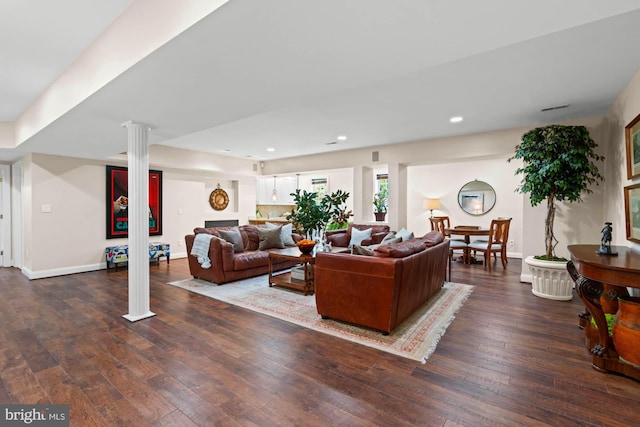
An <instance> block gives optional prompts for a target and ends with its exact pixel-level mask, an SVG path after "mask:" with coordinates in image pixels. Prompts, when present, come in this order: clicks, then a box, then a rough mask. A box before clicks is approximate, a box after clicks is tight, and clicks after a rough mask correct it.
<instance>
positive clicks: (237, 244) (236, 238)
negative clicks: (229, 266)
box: [218, 228, 244, 253]
mask: <svg viewBox="0 0 640 427" xmlns="http://www.w3.org/2000/svg"><path fill="white" fill-rule="evenodd" d="M218 234H219V235H220V238H222V239H223V240H226V241H227V242H229V243H231V244H232V245H233V251H234V252H235V253H240V252H242V251H244V242H243V241H242V234H240V230H239V229H237V228H233V229H231V230H218Z"/></svg>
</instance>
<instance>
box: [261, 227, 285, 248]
mask: <svg viewBox="0 0 640 427" xmlns="http://www.w3.org/2000/svg"><path fill="white" fill-rule="evenodd" d="M280 232H282V227H276V228H270V229H269V228H258V237H259V239H260V244H259V246H258V249H260V250H264V249H271V248H277V249H284V244H282V239H281V238H280Z"/></svg>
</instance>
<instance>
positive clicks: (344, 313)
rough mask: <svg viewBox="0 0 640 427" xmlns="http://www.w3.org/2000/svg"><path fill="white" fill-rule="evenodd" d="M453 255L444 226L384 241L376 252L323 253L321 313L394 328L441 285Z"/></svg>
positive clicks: (318, 289)
mask: <svg viewBox="0 0 640 427" xmlns="http://www.w3.org/2000/svg"><path fill="white" fill-rule="evenodd" d="M448 257H449V240H448V239H444V237H443V236H442V234H440V233H439V232H430V233H427V234H426V235H425V236H423V237H420V238H416V239H412V240H408V241H406V242H400V243H393V244H390V245H385V246H380V247H379V248H377V249H376V250H375V251H374V255H373V256H364V255H351V254H346V253H329V252H321V253H318V254H317V255H316V264H315V294H316V305H317V308H318V313H319V314H320V315H322V317H323V318H330V319H334V320H340V321H344V322H348V323H353V324H356V325H360V326H366V327H369V328H372V329H377V330H380V331H383V332H384V333H389V332H391V331H392V330H393V329H394V328H395V327H396V326H398V325H399V324H400V323H401V322H402V321H403V320H405V319H406V318H407V317H409V315H410V314H411V313H413V312H414V311H415V310H416V309H417V308H418V307H420V306H421V305H422V304H423V303H424V302H426V301H427V300H428V299H429V298H430V297H431V296H432V295H434V294H435V293H437V292H438V291H439V290H440V288H441V287H442V285H443V284H444V282H445V275H446V270H447V260H448Z"/></svg>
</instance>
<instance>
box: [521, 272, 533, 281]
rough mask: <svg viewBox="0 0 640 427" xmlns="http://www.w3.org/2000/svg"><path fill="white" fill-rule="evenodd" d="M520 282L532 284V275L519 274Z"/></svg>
mask: <svg viewBox="0 0 640 427" xmlns="http://www.w3.org/2000/svg"><path fill="white" fill-rule="evenodd" d="M520 281H521V282H525V283H533V275H531V274H524V273H522V274H520Z"/></svg>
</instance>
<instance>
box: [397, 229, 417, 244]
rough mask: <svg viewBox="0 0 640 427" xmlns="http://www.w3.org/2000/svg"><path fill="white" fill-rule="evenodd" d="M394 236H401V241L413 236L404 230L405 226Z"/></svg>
mask: <svg viewBox="0 0 640 427" xmlns="http://www.w3.org/2000/svg"><path fill="white" fill-rule="evenodd" d="M396 236H400V237H402V241H403V242H406V241H408V240H411V239H413V238H414V237H415V236H414V235H413V233H412V232H411V231H409V230H406V229H405V228H401V229H400V231H398V232H397V233H396Z"/></svg>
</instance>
